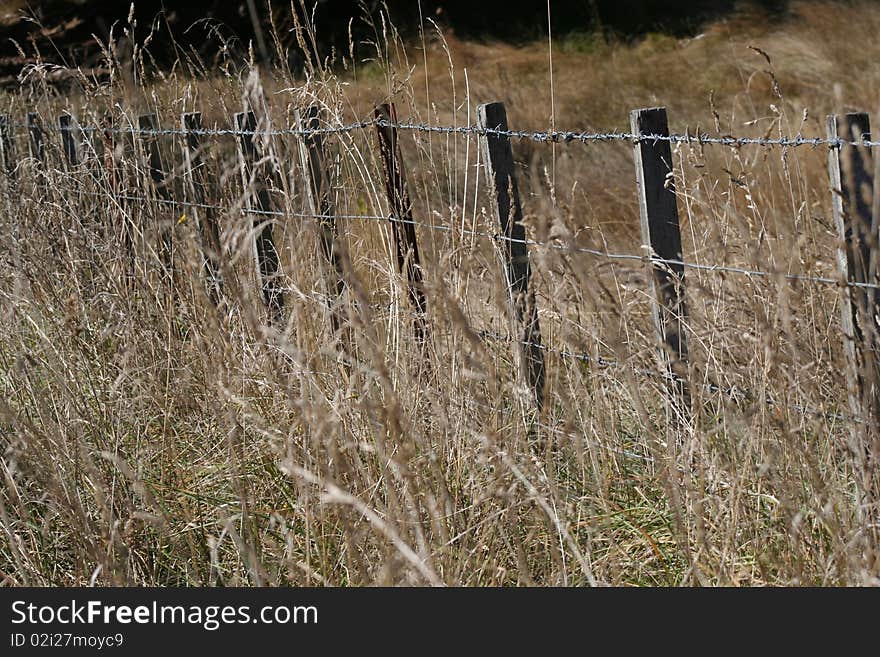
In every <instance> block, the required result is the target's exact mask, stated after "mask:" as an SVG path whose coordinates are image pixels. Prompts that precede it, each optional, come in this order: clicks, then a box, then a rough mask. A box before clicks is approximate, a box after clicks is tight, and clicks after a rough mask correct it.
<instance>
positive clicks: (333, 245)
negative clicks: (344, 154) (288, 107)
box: [294, 105, 345, 335]
mask: <svg viewBox="0 0 880 657" xmlns="http://www.w3.org/2000/svg"><path fill="white" fill-rule="evenodd" d="M320 113H321V109H320V108H319V107H317V106H315V105H313V106H311V107H309V108H308V109H307V110H306V112H305V116H302V115H301V114H300V112H299V110H297V111H296V112H295V113H294V118H295V120H296V128H297V130H299V131H300V133H301V135H302V138H301V139H300V149H299V152H300V162H301V165H302V169H303V174H304V175H305V177H306V179H307V184H306V196H307V199H308V203H309V209H310V210H311V213H312V215H313V216H315V217H317V218H318V230H319V232H318V236H319V240H320V244H321V252H322V253H323V254H324V257H325V258H326V259H327V262H328V263H329V265H330V267H331V270H330V271H328V272H327V288H328V292H329V294H328V299H329V302H328V305H329V306H330V325H331V328H332V329H333V335H336V334H337V333H338V332H339V329H340V327H341V326H342V318H341V317H340V316H339V309H338V307H337V306H338V303H339V298H340V297H341V296H342V294H343V292H344V291H345V271H344V267H343V263H342V256H341V254H340V252H339V228H338V226H337V225H336V218H335V217H334V216H333V215H332V208H331V206H330V189H329V180H328V179H327V170H326V169H325V167H324V140H323V139H322V136H321V133H320V132H318V130H319V129H320V127H321V121H320Z"/></svg>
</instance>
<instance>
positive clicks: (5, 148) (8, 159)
mask: <svg viewBox="0 0 880 657" xmlns="http://www.w3.org/2000/svg"><path fill="white" fill-rule="evenodd" d="M0 158H2V164H3V172H4V173H5V174H6V179H7V180H8V181H9V183H10V186H11V187H13V186H14V185H15V182H16V168H15V141H14V139H13V136H12V121H11V120H10V118H9V115H7V114H0ZM10 191H11V190H10Z"/></svg>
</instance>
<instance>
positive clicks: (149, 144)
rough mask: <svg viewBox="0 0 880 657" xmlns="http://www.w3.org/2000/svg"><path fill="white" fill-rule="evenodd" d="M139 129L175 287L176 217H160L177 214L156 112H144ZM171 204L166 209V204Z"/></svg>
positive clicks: (161, 240)
mask: <svg viewBox="0 0 880 657" xmlns="http://www.w3.org/2000/svg"><path fill="white" fill-rule="evenodd" d="M138 128H139V130H140V141H141V144H142V146H143V148H144V153H145V155H146V164H147V168H148V169H149V172H150V180H151V181H152V185H150V184H147V189H148V190H150V192H151V194H150V195H152V196H153V197H154V198H153V200H154V204H153V205H154V208H155V223H156V227H157V229H158V230H159V243H160V246H159V249H160V253H159V257H160V259H161V261H162V265H163V267H164V268H165V275H166V276H167V277H168V281H169V284H170V285H171V286H172V287H173V286H174V278H175V277H174V256H173V253H174V251H173V248H174V237H173V227H174V223H175V222H174V220H173V219H164V220H163V219H160V217H163V216H167V217H171V216H173V214H172V212H171V207H170V204H169V203H167V202H168V201H170V200H171V194H170V192H169V190H168V177H167V174H166V173H165V165H164V163H163V162H162V154H161V152H160V151H159V135H158V134H156V133H157V132H158V130H159V120H158V118H157V117H156V115H155V114H144V115H142V116H140V117H138ZM166 205H167V206H169V207H168V208H163V207H162V206H166Z"/></svg>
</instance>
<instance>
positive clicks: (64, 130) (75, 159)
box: [58, 114, 81, 169]
mask: <svg viewBox="0 0 880 657" xmlns="http://www.w3.org/2000/svg"><path fill="white" fill-rule="evenodd" d="M58 127H59V128H60V129H61V146H62V148H63V150H64V160H65V162H67V166H68V167H70V168H71V169H74V168H76V167H78V166H79V163H80V161H81V159H80V153H79V147H78V146H77V143H76V137H75V136H74V134H73V131H74V126H73V117H72V116H70V114H62V115H61V116H59V117H58Z"/></svg>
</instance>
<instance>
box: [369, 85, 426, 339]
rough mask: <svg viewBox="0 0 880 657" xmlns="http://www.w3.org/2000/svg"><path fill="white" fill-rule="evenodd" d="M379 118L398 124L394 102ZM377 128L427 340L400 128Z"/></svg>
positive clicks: (404, 262)
mask: <svg viewBox="0 0 880 657" xmlns="http://www.w3.org/2000/svg"><path fill="white" fill-rule="evenodd" d="M376 118H377V119H379V120H380V121H386V122H388V123H391V124H396V123H397V112H396V110H395V108H394V104H393V103H390V104H385V105H380V106H379V107H377V108H376ZM376 131H377V133H378V135H379V153H380V154H381V156H382V166H383V168H384V171H385V191H386V193H387V194H388V202H389V203H390V204H391V213H392V215H391V226H392V231H393V233H394V245H395V249H396V253H397V269H398V271H399V272H400V274H401V276H403V277H404V279H405V281H406V285H407V290H408V292H409V298H410V301H411V302H412V305H413V307H414V308H415V310H416V317H415V327H414V328H415V335H416V339H417V340H419V341H424V340H425V336H426V335H427V317H426V315H427V308H428V305H427V301H426V299H425V290H424V282H423V276H422V263H421V259H420V257H419V246H418V243H417V242H416V227H415V222H414V220H413V212H412V202H411V201H410V198H409V194H408V193H407V190H406V181H405V179H404V176H403V160H402V159H401V156H400V149H399V148H398V144H397V128H396V127H394V125H387V124H380V125H377V126H376Z"/></svg>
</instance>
